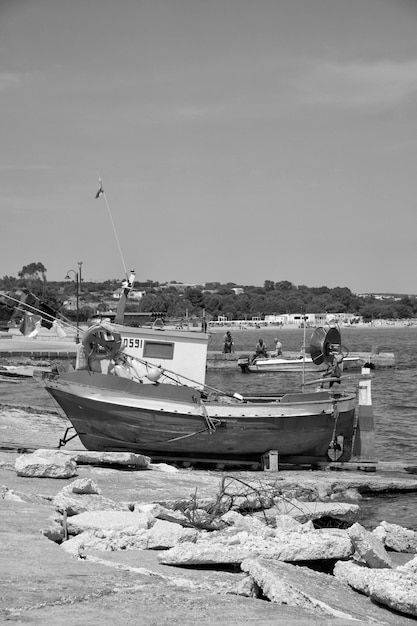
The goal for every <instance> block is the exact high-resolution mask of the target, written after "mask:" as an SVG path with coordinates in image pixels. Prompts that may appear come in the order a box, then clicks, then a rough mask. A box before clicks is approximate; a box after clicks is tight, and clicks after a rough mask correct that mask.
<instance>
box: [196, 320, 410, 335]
mask: <svg viewBox="0 0 417 626" xmlns="http://www.w3.org/2000/svg"><path fill="white" fill-rule="evenodd" d="M316 328H318V327H317V326H306V330H307V331H314V330H315V329H316ZM339 328H340V330H371V329H372V330H374V329H375V330H387V329H390V328H392V329H400V328H416V329H417V320H416V321H415V322H414V323H407V324H405V323H392V324H390V323H388V322H387V323H379V322H378V323H369V324H352V325H349V326H340V327H339ZM227 330H230V331H231V332H232V331H233V332H237V331H239V332H244V331H247V330H252V331H253V330H255V331H256V330H262V331H265V330H271V331H272V330H273V331H275V332H276V333H280V332H282V331H288V330H303V327H302V326H297V325H296V324H284V325H283V326H273V325H271V324H262V325H260V326H254V325H250V326H233V325H232V324H229V325H225V326H217V325H216V326H209V327H208V328H207V332H210V333H211V332H215V331H219V332H225V331H227Z"/></svg>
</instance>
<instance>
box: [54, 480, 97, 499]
mask: <svg viewBox="0 0 417 626" xmlns="http://www.w3.org/2000/svg"><path fill="white" fill-rule="evenodd" d="M61 491H62V492H65V493H77V494H80V495H81V494H82V495H84V494H94V495H97V496H100V495H101V489H100V487H99V486H98V484H97V483H96V482H95V481H94V480H93V479H92V478H77V480H74V481H73V482H72V483H70V484H69V485H65V487H63V489H61Z"/></svg>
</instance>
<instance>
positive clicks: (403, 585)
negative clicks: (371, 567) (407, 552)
mask: <svg viewBox="0 0 417 626" xmlns="http://www.w3.org/2000/svg"><path fill="white" fill-rule="evenodd" d="M375 574H377V575H375ZM369 595H370V598H371V599H372V600H373V601H374V602H380V603H381V604H385V605H386V606H389V607H390V608H391V609H394V611H399V612H400V613H405V614H407V615H412V616H413V617H417V576H415V575H410V574H407V573H405V572H400V571H398V570H389V571H387V570H378V572H374V576H373V578H372V579H371V581H370V583H369Z"/></svg>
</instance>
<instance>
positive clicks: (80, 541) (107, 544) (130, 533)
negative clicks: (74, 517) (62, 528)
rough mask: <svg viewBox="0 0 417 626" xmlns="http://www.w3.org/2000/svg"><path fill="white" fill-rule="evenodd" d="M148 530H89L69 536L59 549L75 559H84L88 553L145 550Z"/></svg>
mask: <svg viewBox="0 0 417 626" xmlns="http://www.w3.org/2000/svg"><path fill="white" fill-rule="evenodd" d="M148 533H149V530H148V529H145V528H142V529H139V530H138V529H136V528H130V529H129V528H127V529H122V530H120V529H119V530H114V529H106V530H99V529H90V530H86V531H84V532H82V533H80V534H79V535H74V536H71V537H70V538H69V539H68V541H64V542H63V543H61V548H63V550H65V551H66V552H68V553H69V554H71V555H72V556H74V557H76V558H85V556H86V555H87V553H88V551H91V550H100V551H102V552H105V551H109V552H115V551H118V550H146V549H147V547H148Z"/></svg>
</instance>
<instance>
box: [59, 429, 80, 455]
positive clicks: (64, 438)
mask: <svg viewBox="0 0 417 626" xmlns="http://www.w3.org/2000/svg"><path fill="white" fill-rule="evenodd" d="M70 430H75V429H74V426H68V428H67V429H66V431H65V433H64V437H63V439H60V440H59V444H58V450H59V448H62V446H66V445H67V443H68V442H69V441H71V440H72V439H75V437H78V435H77V433H75V435H72V436H71V437H69V438H68V439H67V435H68V432H69V431H70Z"/></svg>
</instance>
